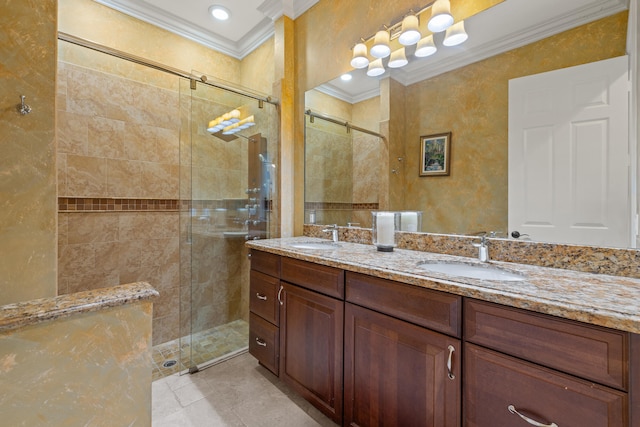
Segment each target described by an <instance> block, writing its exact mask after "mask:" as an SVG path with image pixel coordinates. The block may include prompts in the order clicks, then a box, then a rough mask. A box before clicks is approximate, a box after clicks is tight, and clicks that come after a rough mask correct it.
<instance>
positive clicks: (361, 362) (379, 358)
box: [344, 272, 462, 427]
mask: <svg viewBox="0 0 640 427" xmlns="http://www.w3.org/2000/svg"><path fill="white" fill-rule="evenodd" d="M346 290H347V296H346V299H347V304H346V308H345V353H344V395H345V402H346V403H345V411H344V419H345V422H344V425H348V426H360V427H364V426H425V427H427V426H442V427H446V426H459V425H460V402H461V396H460V394H461V392H460V384H461V379H460V372H461V362H462V359H461V342H460V339H458V338H457V337H458V336H459V333H460V330H459V329H460V310H459V308H460V306H461V305H460V303H461V299H460V297H456V296H453V295H448V294H444V293H440V292H435V291H430V290H427V289H423V288H418V287H415V286H410V285H403V284H400V283H396V282H392V281H388V280H384V279H378V278H374V277H370V276H366V275H362V274H357V273H350V272H347V284H346ZM356 304H360V305H356ZM425 326H428V327H429V328H431V329H427V328H426V327H425ZM432 329H435V330H440V331H444V332H446V333H448V334H450V335H453V336H450V335H446V334H445V333H441V332H436V331H434V330H432Z"/></svg>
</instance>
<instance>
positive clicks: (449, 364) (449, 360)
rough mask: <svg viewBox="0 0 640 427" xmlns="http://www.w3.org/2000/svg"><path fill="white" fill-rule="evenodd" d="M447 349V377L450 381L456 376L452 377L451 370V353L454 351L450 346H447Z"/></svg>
mask: <svg viewBox="0 0 640 427" xmlns="http://www.w3.org/2000/svg"><path fill="white" fill-rule="evenodd" d="M447 349H448V350H449V358H448V359H447V376H448V377H449V379H450V380H454V379H455V378H456V376H455V375H453V369H452V368H451V359H452V358H453V352H454V351H456V349H455V347H454V346H452V345H451V344H449V347H447Z"/></svg>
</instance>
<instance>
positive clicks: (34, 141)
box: [0, 0, 56, 305]
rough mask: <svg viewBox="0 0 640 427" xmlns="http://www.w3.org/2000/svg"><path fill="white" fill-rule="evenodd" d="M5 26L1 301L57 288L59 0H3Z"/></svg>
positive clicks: (0, 74) (0, 54) (0, 114)
mask: <svg viewBox="0 0 640 427" xmlns="http://www.w3.org/2000/svg"><path fill="white" fill-rule="evenodd" d="M0 28H1V30H0V31H1V32H2V37H0V58H2V60H0V62H1V63H2V65H1V66H0V81H2V84H1V85H0V100H1V102H2V108H1V109H0V128H1V129H2V131H0V146H1V147H2V155H0V289H2V292H0V305H2V304H8V303H11V302H18V301H25V300H29V299H34V298H43V297H50V296H54V295H55V294H56V214H55V212H56V176H55V141H54V137H55V131H54V105H55V104H54V100H55V95H54V94H55V70H56V43H55V38H56V1H54V0H43V1H39V2H24V1H19V0H8V1H4V2H1V3H0ZM20 95H25V96H26V97H27V98H26V102H27V104H29V105H30V106H31V107H32V109H33V110H32V112H31V114H28V115H25V116H22V115H20V114H19V113H18V111H17V105H18V104H19V103H20Z"/></svg>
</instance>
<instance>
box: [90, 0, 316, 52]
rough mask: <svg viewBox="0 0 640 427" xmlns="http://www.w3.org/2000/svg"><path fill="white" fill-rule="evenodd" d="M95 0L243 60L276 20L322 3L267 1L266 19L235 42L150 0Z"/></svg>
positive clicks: (311, 0)
mask: <svg viewBox="0 0 640 427" xmlns="http://www.w3.org/2000/svg"><path fill="white" fill-rule="evenodd" d="M95 1H96V2H97V3H100V4H102V5H103V6H107V7H109V8H111V9H115V10H117V11H119V12H122V13H124V14H126V15H129V16H132V17H134V18H136V19H139V20H141V21H144V22H147V23H149V24H151V25H155V26H156V27H160V28H162V29H165V30H167V31H170V32H172V33H174V34H177V35H179V36H181V37H184V38H186V39H188V40H191V41H194V42H196V43H199V44H201V45H203V46H206V47H208V48H210V49H213V50H215V51H218V52H221V53H223V54H225V55H228V56H231V57H233V58H236V59H243V58H244V57H245V56H247V55H248V54H249V53H251V52H252V51H253V50H255V49H256V48H258V47H259V46H260V45H261V44H262V43H264V42H265V41H267V40H268V39H269V38H270V37H272V36H273V35H274V34H275V27H274V24H273V21H275V20H276V19H278V18H280V17H281V16H282V15H283V14H284V15H287V16H289V17H290V18H292V19H295V18H297V17H298V16H299V15H301V14H303V13H304V12H305V11H306V10H307V9H308V8H310V7H311V6H313V5H314V4H316V3H317V2H318V0H265V2H264V3H262V4H261V5H260V6H259V7H258V10H259V11H260V12H262V13H263V14H264V15H265V18H264V19H263V20H262V21H260V23H259V24H258V25H256V26H255V27H254V28H253V29H252V30H251V31H250V32H248V33H247V34H246V35H245V36H244V37H242V38H241V39H240V40H238V41H237V42H234V41H233V40H229V39H228V38H226V37H222V36H220V35H218V34H216V33H214V32H211V31H209V30H207V29H204V28H202V27H199V26H196V25H194V24H193V23H191V22H188V21H186V20H184V19H181V18H178V17H176V16H174V15H172V14H170V13H168V12H166V11H164V10H163V9H160V8H158V7H156V6H153V5H151V4H149V3H147V2H136V1H135V0H95Z"/></svg>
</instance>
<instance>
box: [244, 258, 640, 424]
mask: <svg viewBox="0 0 640 427" xmlns="http://www.w3.org/2000/svg"><path fill="white" fill-rule="evenodd" d="M251 260H252V261H251V276H250V277H251V285H250V286H251V300H250V311H251V313H250V334H251V335H250V343H249V351H250V353H251V354H252V355H254V356H255V357H256V358H257V359H258V361H259V362H260V363H261V364H262V365H263V366H265V367H266V368H267V369H269V370H270V371H271V372H273V373H274V374H276V375H278V376H279V377H280V378H281V379H282V380H283V381H284V382H285V383H286V384H288V385H289V386H290V387H291V388H292V389H293V390H295V391H296V392H297V393H299V394H300V395H301V396H303V397H304V398H305V399H307V400H308V401H309V402H311V403H312V404H313V405H314V406H315V407H316V408H318V409H319V410H321V411H322V412H323V413H324V414H326V415H327V416H329V417H330V418H331V419H333V420H334V421H335V422H336V423H337V424H338V425H343V426H354V427H355V426H358V427H367V426H403V427H404V426H412V427H413V426H416V427H420V426H429V427H431V426H438V427H448V426H454V427H459V426H464V427H488V426H491V427H518V426H522V427H527V426H531V425H535V426H549V427H572V426H579V427H640V335H638V334H631V333H628V332H622V331H617V330H613V329H608V328H603V327H599V326H594V325H590V324H585V323H581V322H577V321H571V320H567V319H562V318H559V317H554V316H551V315H545V314H539V313H535V312H532V311H528V310H523V309H519V308H512V307H507V306H503V305H500V304H496V303H492V302H485V301H479V300H475V299H472V298H468V297H461V296H457V295H454V294H449V293H446V292H440V291H436V290H431V289H427V288H423V287H420V286H414V285H409V284H404V283H400V282H396V281H393V280H388V279H382V278H378V277H373V276H369V275H366V274H362V273H355V272H350V271H347V272H345V271H344V270H342V269H338V268H334V267H330V266H325V265H321V264H316V263H313V262H308V261H302V260H298V259H294V258H289V257H285V256H282V257H280V256H278V255H273V254H270V253H267V252H262V251H258V250H252V257H251Z"/></svg>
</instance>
